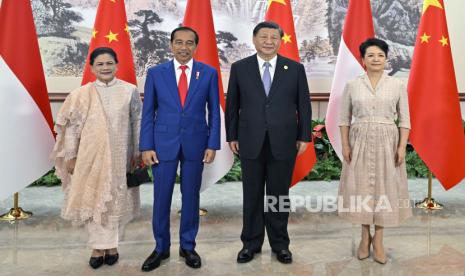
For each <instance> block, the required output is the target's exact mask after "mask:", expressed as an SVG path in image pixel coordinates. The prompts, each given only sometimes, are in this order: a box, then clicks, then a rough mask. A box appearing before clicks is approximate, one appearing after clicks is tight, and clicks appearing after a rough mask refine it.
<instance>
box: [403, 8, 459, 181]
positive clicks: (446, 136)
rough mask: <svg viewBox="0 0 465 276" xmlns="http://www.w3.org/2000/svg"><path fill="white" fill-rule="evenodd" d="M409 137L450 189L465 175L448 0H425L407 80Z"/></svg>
mask: <svg viewBox="0 0 465 276" xmlns="http://www.w3.org/2000/svg"><path fill="white" fill-rule="evenodd" d="M408 92H409V105H410V121H411V125H412V129H411V133H410V141H411V143H412V145H413V146H414V147H415V150H416V151H417V152H418V154H419V155H420V157H421V159H423V161H424V162H425V163H426V165H427V166H428V168H429V169H430V170H431V172H432V173H433V174H434V175H435V176H436V178H437V179H438V180H439V181H440V182H441V184H442V185H443V186H444V188H445V189H450V188H451V187H453V186H454V185H456V184H458V183H459V182H460V181H461V180H462V179H463V178H464V177H465V135H464V131H463V127H462V119H461V115H460V103H459V97H458V90H457V83H456V80H455V72H454V65H453V63H452V54H451V49H450V40H449V34H448V31H447V23H446V14H445V11H444V2H443V0H425V1H424V2H423V15H422V17H421V21H420V26H419V28H418V34H417V39H416V42H415V51H414V54H413V61H412V67H411V72H410V78H409V83H408Z"/></svg>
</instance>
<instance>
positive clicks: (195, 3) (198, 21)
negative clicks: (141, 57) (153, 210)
mask: <svg viewBox="0 0 465 276" xmlns="http://www.w3.org/2000/svg"><path fill="white" fill-rule="evenodd" d="M183 26H188V27H191V28H192V29H194V30H195V31H196V32H197V33H198V35H199V38H200V40H199V45H198V46H197V51H196V53H195V56H194V59H195V60H197V61H200V62H203V63H206V64H208V65H210V66H212V67H214V68H216V71H217V72H218V88H219V89H218V93H219V99H220V105H221V110H220V117H221V149H220V150H217V151H216V156H215V161H214V162H213V163H211V164H207V165H205V167H204V170H203V175H202V186H201V188H200V190H201V191H204V190H205V189H206V188H208V187H209V185H211V184H214V183H216V182H218V180H220V179H221V178H222V177H223V176H225V175H226V174H227V173H228V172H229V170H230V169H231V167H232V165H233V163H234V156H233V154H232V152H231V151H230V150H229V146H228V142H227V141H226V130H225V127H224V126H225V124H224V110H225V99H224V91H223V82H222V80H221V70H220V62H219V59H218V48H217V46H216V33H215V27H214V24H213V16H212V8H211V3H210V0H189V1H188V2H187V6H186V13H185V14H184V22H183Z"/></svg>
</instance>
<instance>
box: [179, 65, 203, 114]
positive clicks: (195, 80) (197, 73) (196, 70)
mask: <svg viewBox="0 0 465 276" xmlns="http://www.w3.org/2000/svg"><path fill="white" fill-rule="evenodd" d="M203 73H204V72H203V67H202V66H201V65H200V64H199V63H198V62H197V61H195V60H194V61H193V65H192V71H191V80H190V81H189V89H188V90H187V97H186V102H185V103H184V109H185V108H186V107H187V105H188V104H189V103H190V101H191V100H192V97H194V94H195V92H196V90H197V86H198V85H199V83H200V81H201V80H202V78H203V77H204V76H203Z"/></svg>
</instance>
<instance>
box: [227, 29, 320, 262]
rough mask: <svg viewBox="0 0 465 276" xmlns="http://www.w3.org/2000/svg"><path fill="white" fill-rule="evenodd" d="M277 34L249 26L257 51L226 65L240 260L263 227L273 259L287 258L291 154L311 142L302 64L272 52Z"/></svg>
mask: <svg viewBox="0 0 465 276" xmlns="http://www.w3.org/2000/svg"><path fill="white" fill-rule="evenodd" d="M282 37H283V31H282V30H281V28H280V27H279V26H278V25H277V24H276V23H274V22H269V21H267V22H262V23H259V24H258V25H257V26H256V27H255V28H254V30H253V43H254V45H255V48H256V50H257V54H255V55H253V56H250V57H247V58H244V59H242V60H239V61H237V62H235V63H234V64H233V65H232V66H231V75H230V78H229V86H228V94H227V103H226V115H225V117H226V118H225V119H226V133H227V141H228V142H229V146H230V148H231V150H232V151H233V152H234V153H235V154H238V155H239V156H240V159H241V167H242V182H243V227H242V234H241V240H242V243H243V248H242V249H241V250H240V251H239V253H238V256H237V262H239V263H245V262H249V261H251V260H252V259H253V257H254V254H255V253H259V252H261V247H262V244H263V240H264V236H265V228H266V232H267V234H268V240H269V242H270V246H271V249H272V251H273V252H274V253H276V256H277V259H278V260H279V261H280V262H281V263H291V262H292V253H291V252H290V251H289V235H288V233H287V223H288V217H289V211H288V210H283V208H284V209H285V208H286V204H289V198H288V196H289V186H290V183H291V180H292V172H293V169H294V164H295V159H296V156H297V154H301V153H303V152H304V151H305V149H306V147H307V143H308V142H309V141H311V106H310V98H309V89H308V84H307V77H306V75H305V69H304V66H303V65H302V64H300V63H298V62H295V61H292V60H290V59H287V58H285V57H282V56H280V55H277V53H278V50H279V47H280V45H281V39H282ZM265 184H266V185H265ZM265 186H266V188H265ZM265 191H266V192H265ZM265 195H266V197H267V202H273V203H275V202H276V203H279V202H281V203H283V202H284V203H285V204H284V206H283V204H281V206H279V205H274V206H270V208H267V209H268V210H267V211H265V210H264V196H265ZM280 207H281V208H280ZM287 207H289V206H287Z"/></svg>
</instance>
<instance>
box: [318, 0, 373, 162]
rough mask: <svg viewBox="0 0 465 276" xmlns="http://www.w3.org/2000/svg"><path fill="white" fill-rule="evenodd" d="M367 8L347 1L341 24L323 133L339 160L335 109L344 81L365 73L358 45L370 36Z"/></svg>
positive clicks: (363, 2)
mask: <svg viewBox="0 0 465 276" xmlns="http://www.w3.org/2000/svg"><path fill="white" fill-rule="evenodd" d="M374 36H375V31H374V29H373V20H372V15H371V5H370V1H369V0H350V1H349V8H348V10H347V15H346V18H345V22H344V29H343V31H342V37H341V43H340V44H339V53H338V55H337V61H336V70H335V72H334V78H333V84H332V86H331V94H330V95H329V102H328V109H327V111H326V120H325V125H326V132H327V133H328V137H329V140H330V142H331V145H332V146H333V149H334V151H335V152H336V154H337V156H338V157H339V159H341V160H342V158H343V157H342V143H341V133H340V130H339V110H340V109H341V102H342V95H343V93H344V88H345V85H346V83H347V81H349V80H351V79H353V78H355V77H357V76H359V75H361V74H364V73H365V69H364V68H363V65H362V59H361V57H360V54H359V50H358V48H359V45H360V44H361V43H362V42H363V41H365V40H366V39H367V38H370V37H374Z"/></svg>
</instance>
